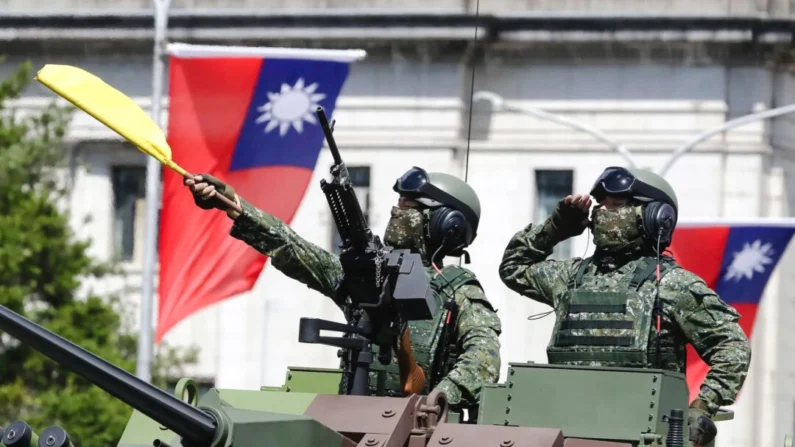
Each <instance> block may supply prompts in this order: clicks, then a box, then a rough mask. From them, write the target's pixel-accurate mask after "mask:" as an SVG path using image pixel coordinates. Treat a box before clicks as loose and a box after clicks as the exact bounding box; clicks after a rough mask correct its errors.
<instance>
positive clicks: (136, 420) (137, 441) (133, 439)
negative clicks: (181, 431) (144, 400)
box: [118, 410, 177, 447]
mask: <svg viewBox="0 0 795 447" xmlns="http://www.w3.org/2000/svg"><path fill="white" fill-rule="evenodd" d="M176 437H177V435H176V433H174V432H172V431H171V430H168V429H166V428H165V427H162V426H161V425H160V424H158V423H157V422H155V421H153V420H152V419H150V418H149V417H147V416H146V415H145V414H143V413H141V412H140V411H138V410H133V412H132V416H130V420H129V421H127V426H126V427H124V433H122V435H121V439H120V440H119V443H118V447H134V446H140V447H144V446H145V447H151V446H152V441H154V440H155V439H160V440H161V441H164V442H166V443H171V441H172V439H174V438H176ZM171 445H175V444H171Z"/></svg>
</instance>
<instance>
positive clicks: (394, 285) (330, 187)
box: [298, 107, 436, 396]
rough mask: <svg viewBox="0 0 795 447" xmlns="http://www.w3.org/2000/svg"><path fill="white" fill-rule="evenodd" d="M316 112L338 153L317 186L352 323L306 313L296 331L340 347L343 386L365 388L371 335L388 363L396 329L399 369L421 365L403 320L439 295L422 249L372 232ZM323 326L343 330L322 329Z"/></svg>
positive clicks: (430, 306)
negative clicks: (332, 231)
mask: <svg viewBox="0 0 795 447" xmlns="http://www.w3.org/2000/svg"><path fill="white" fill-rule="evenodd" d="M316 113H317V117H318V120H319V121H320V125H321V127H322V128H323V133H324V134H325V137H326V141H327V142H328V146H329V149H330V150H331V154H332V156H333V157H334V165H333V166H332V167H331V169H330V172H331V175H332V177H333V178H332V180H331V182H328V181H326V180H325V179H323V180H321V181H320V187H321V189H322V190H323V193H324V194H325V195H326V199H327V200H328V203H329V207H330V208H331V213H332V215H333V216H334V222H335V224H336V226H337V231H338V232H339V235H340V238H341V240H342V242H341V243H340V248H341V253H340V264H341V265H342V271H343V275H342V280H341V281H340V284H339V285H338V287H337V290H336V298H337V299H336V302H337V303H344V309H345V319H346V321H347V324H341V323H336V322H333V321H328V320H321V319H315V318H302V319H301V323H300V329H299V338H298V339H299V341H300V342H302V343H321V344H326V345H331V346H336V347H339V348H341V351H340V352H341V357H342V358H343V364H344V368H343V379H342V387H341V393H343V394H353V395H360V396H361V395H367V394H369V391H368V383H369V370H370V365H371V364H372V362H373V353H372V345H373V343H375V344H376V345H377V346H378V353H379V356H378V357H379V361H380V362H381V363H383V364H385V365H388V364H389V363H390V362H391V360H392V354H393V350H394V349H395V347H396V346H397V345H396V342H397V340H398V337H401V336H402V342H401V343H400V348H399V350H398V352H396V354H397V357H398V361H399V363H400V367H401V376H405V375H409V374H410V372H409V371H406V369H410V370H413V371H415V372H419V373H422V370H421V369H420V368H419V366H418V365H417V364H416V362H415V361H414V358H413V355H412V354H411V343H410V339H409V334H408V327H407V326H406V323H407V322H408V321H412V320H429V319H431V318H432V316H433V315H434V313H435V312H436V301H435V300H434V298H433V292H432V290H431V287H430V282H429V281H428V278H427V277H426V276H425V271H424V267H423V264H422V258H421V257H420V255H418V254H416V253H411V252H410V251H409V250H404V249H400V250H398V249H393V248H392V247H389V246H387V245H384V244H383V243H382V242H381V239H380V238H379V237H378V236H375V235H373V232H372V231H371V230H370V227H369V225H368V223H367V221H366V220H365V218H364V214H363V213H362V209H361V206H360V205H359V200H358V199H357V198H356V193H355V191H354V189H353V184H352V183H351V180H350V177H349V174H348V168H347V167H346V165H345V163H344V162H343V161H342V157H341V156H340V152H339V149H338V148H337V144H336V142H335V141H334V136H333V135H332V132H333V126H334V123H333V122H332V124H331V125H329V122H328V119H327V118H326V114H325V113H324V111H323V108H321V107H318V108H317V111H316ZM321 330H330V331H338V332H344V333H345V335H344V336H343V337H326V336H320V331H321ZM401 334H402V335H401ZM420 388H421V386H420Z"/></svg>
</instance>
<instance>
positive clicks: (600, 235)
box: [499, 170, 751, 440]
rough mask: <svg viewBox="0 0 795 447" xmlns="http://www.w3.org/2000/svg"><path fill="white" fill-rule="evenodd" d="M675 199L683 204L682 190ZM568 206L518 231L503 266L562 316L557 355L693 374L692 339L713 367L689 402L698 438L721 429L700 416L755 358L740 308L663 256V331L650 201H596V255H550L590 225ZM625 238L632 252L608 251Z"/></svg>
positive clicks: (731, 394)
mask: <svg viewBox="0 0 795 447" xmlns="http://www.w3.org/2000/svg"><path fill="white" fill-rule="evenodd" d="M632 172H637V170H636V171H632ZM647 177H648V178H652V177H651V174H648V175H647ZM660 183H662V182H660ZM666 185H667V184H666ZM592 194H593V192H592ZM670 195H673V193H672V192H671V193H670ZM672 203H673V204H674V206H675V198H674V201H673V202H672ZM568 208H571V207H567V206H566V205H565V204H563V203H562V202H561V203H560V204H559V205H558V208H557V210H556V211H555V213H553V215H552V216H550V217H549V218H548V219H547V220H546V221H545V222H543V223H541V224H540V225H532V224H531V225H528V226H527V227H526V228H524V229H523V230H521V231H519V232H518V233H516V234H515V235H514V236H513V237H512V238H511V240H510V242H509V243H508V245H507V247H506V249H505V253H504V256H503V259H502V262H501V264H500V267H499V274H500V278H501V279H502V281H503V282H504V284H506V285H507V286H508V287H509V288H510V289H512V290H514V291H516V292H517V293H519V294H521V295H524V296H526V297H528V298H530V299H533V300H535V301H538V302H541V303H544V304H548V305H550V306H552V307H553V309H554V312H555V314H556V322H555V329H554V332H553V334H552V337H551V339H550V342H549V346H548V348H547V355H548V357H549V363H552V364H579V365H593V366H599V365H604V366H623V367H641V368H647V367H650V368H654V367H659V368H662V369H667V370H672V371H677V372H680V373H685V365H686V359H685V355H686V345H687V343H690V344H692V346H693V347H694V348H695V350H696V352H698V354H699V355H700V356H701V357H702V358H703V359H704V361H705V362H706V363H707V364H708V365H709V366H710V367H711V369H710V371H709V373H708V374H707V376H706V378H705V380H704V382H703V384H702V386H701V391H700V394H699V396H698V398H697V399H695V400H694V402H693V403H691V409H690V410H691V413H690V426H691V439H706V440H708V439H709V437H710V436H709V434H707V435H705V434H704V433H707V432H711V433H712V436H713V437H714V426H712V427H711V428H709V427H707V428H704V426H703V424H704V421H703V419H699V416H701V415H705V414H706V415H708V417H711V416H712V415H714V414H715V413H716V412H717V410H718V408H719V407H720V406H722V405H730V404H732V403H733V402H734V401H735V398H736V396H737V393H738V392H739V390H740V388H741V387H742V385H743V383H744V381H745V378H746V375H747V371H748V367H749V363H750V358H751V349H750V344H749V342H748V339H747V337H746V336H745V334H744V333H743V331H742V329H741V328H740V326H739V324H738V320H739V314H738V313H737V311H736V310H735V309H734V308H733V307H731V306H730V305H728V304H726V303H725V302H723V301H722V300H721V299H720V298H719V297H718V296H717V295H716V294H715V292H714V291H712V290H710V289H709V287H707V285H706V283H705V282H704V281H703V280H702V279H701V278H700V277H699V276H697V275H695V274H694V273H691V272H689V271H687V270H685V269H683V268H681V267H680V266H678V265H677V264H676V263H675V262H674V260H673V259H672V258H670V257H667V256H661V257H660V262H661V275H662V276H661V278H662V279H661V282H660V285H659V297H660V300H661V303H662V311H661V315H660V320H661V321H660V331H659V335H658V332H657V325H656V322H655V321H654V319H653V318H652V311H653V305H654V302H655V294H656V289H657V281H656V276H655V267H656V263H657V259H656V253H655V252H654V251H653V250H651V249H650V248H649V246H648V245H645V246H644V245H643V244H638V243H637V242H638V241H639V240H640V236H639V234H640V233H639V230H638V229H637V224H636V222H638V220H639V219H640V216H641V213H642V211H641V209H642V208H641V207H640V206H632V205H630V206H625V207H622V208H619V209H618V210H610V211H608V210H605V209H602V210H595V211H594V214H593V220H592V222H591V224H590V225H591V226H592V228H596V227H597V226H598V228H599V231H596V230H594V243H595V244H596V245H597V251H596V252H595V255H594V256H593V257H590V258H585V259H582V258H574V259H571V260H565V261H557V260H552V259H547V257H549V256H550V255H551V253H552V249H553V247H554V246H555V244H557V243H559V242H561V241H563V240H565V239H567V238H568V237H571V236H574V235H576V234H581V233H582V231H583V230H584V227H581V228H579V229H578V228H574V227H576V226H577V225H576V224H567V223H566V222H567V221H572V222H578V220H577V219H582V218H583V217H587V214H586V215H585V216H580V217H577V216H573V215H572V214H571V213H572V212H573V211H571V210H570V209H568ZM567 213H568V216H566V214H567ZM567 227H568V228H567ZM600 247H601V248H600ZM619 247H623V249H625V251H624V252H612V253H611V252H610V249H617V248H619ZM626 247H630V248H631V250H630V249H627V248H626ZM658 338H659V345H658V344H657V341H658V340H657V339H658ZM657 346H659V354H658V350H657ZM658 356H659V357H658ZM699 427H700V428H699ZM700 436H704V437H703V438H702V437H700Z"/></svg>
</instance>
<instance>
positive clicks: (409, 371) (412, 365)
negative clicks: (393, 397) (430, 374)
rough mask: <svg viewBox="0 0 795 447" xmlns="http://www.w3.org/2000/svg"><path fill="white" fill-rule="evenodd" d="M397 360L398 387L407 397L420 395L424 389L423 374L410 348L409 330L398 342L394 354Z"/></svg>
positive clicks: (407, 329)
mask: <svg viewBox="0 0 795 447" xmlns="http://www.w3.org/2000/svg"><path fill="white" fill-rule="evenodd" d="M396 354H397V359H398V369H399V370H400V385H401V386H402V387H403V393H404V394H405V395H407V396H410V395H412V394H421V393H422V389H423V388H424V387H425V372H424V371H423V370H422V368H421V367H420V365H419V364H418V363H417V360H416V359H415V358H414V352H413V350H412V347H411V335H410V333H409V328H408V327H406V330H405V331H404V332H403V336H402V337H401V341H400V348H399V349H398V350H397V352H396Z"/></svg>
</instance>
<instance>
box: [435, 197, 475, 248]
mask: <svg viewBox="0 0 795 447" xmlns="http://www.w3.org/2000/svg"><path fill="white" fill-rule="evenodd" d="M428 230H429V236H430V238H429V239H430V244H431V246H432V247H434V248H433V250H436V248H438V247H441V246H442V244H444V247H443V248H442V250H441V251H442V252H443V253H445V254H449V253H448V251H449V250H451V249H455V248H458V247H460V246H461V245H463V244H466V245H469V241H468V240H467V238H468V237H467V235H468V234H469V233H471V231H469V223H468V222H467V220H466V219H465V218H464V213H462V212H461V211H458V210H454V209H452V208H449V207H446V206H444V207H441V208H438V209H436V210H434V211H433V213H431V218H430V225H429V228H428Z"/></svg>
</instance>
